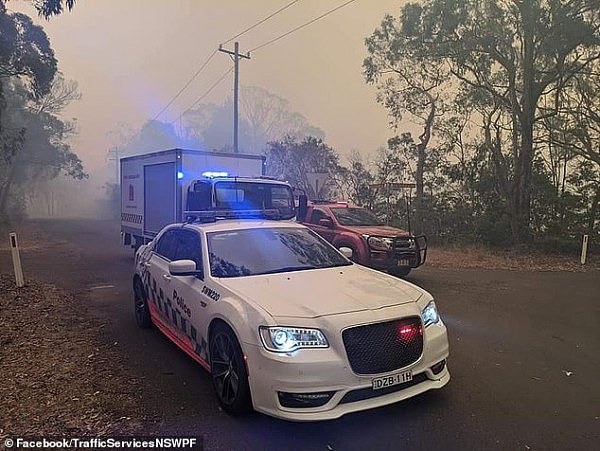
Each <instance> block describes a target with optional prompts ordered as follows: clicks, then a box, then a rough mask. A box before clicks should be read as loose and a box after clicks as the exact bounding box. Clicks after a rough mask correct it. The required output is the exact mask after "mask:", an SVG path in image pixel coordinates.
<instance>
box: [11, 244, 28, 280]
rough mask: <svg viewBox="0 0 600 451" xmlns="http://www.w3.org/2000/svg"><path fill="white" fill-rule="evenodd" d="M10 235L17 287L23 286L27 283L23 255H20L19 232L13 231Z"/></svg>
mask: <svg viewBox="0 0 600 451" xmlns="http://www.w3.org/2000/svg"><path fill="white" fill-rule="evenodd" d="M9 237H10V250H11V252H12V260H13V266H14V268H15V280H16V282H17V287H19V288H21V287H22V286H24V285H25V282H24V281H23V268H22V267H21V256H20V255H19V244H18V242H17V234H16V233H15V232H11V233H10V235H9Z"/></svg>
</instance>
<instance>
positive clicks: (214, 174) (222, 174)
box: [202, 171, 229, 178]
mask: <svg viewBox="0 0 600 451" xmlns="http://www.w3.org/2000/svg"><path fill="white" fill-rule="evenodd" d="M228 175H229V174H228V173H227V172H211V171H207V172H203V173H202V177H211V178H212V177H227V176H228Z"/></svg>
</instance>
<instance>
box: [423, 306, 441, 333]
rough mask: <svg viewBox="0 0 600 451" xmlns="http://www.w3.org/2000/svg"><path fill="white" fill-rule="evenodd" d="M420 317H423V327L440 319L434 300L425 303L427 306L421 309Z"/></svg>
mask: <svg viewBox="0 0 600 451" xmlns="http://www.w3.org/2000/svg"><path fill="white" fill-rule="evenodd" d="M421 318H423V324H424V325H425V327H427V326H429V325H431V324H435V323H437V322H439V321H440V315H439V314H438V311H437V308H436V306H435V302H433V301H431V302H430V303H429V304H427V307H425V308H424V309H423V310H422V311H421Z"/></svg>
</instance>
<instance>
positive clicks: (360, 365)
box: [342, 316, 423, 374]
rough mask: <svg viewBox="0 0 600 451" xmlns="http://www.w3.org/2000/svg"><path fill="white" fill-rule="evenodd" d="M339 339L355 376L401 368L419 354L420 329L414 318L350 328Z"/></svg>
mask: <svg viewBox="0 0 600 451" xmlns="http://www.w3.org/2000/svg"><path fill="white" fill-rule="evenodd" d="M342 339H343V341H344V346H345V348H346V354H347V355H348V361H349V362H350V367H351V368H352V371H354V372H355V373H356V374H379V373H387V372H388V371H394V370H397V369H400V368H404V367H406V366H408V365H410V364H412V363H414V362H416V361H417V360H419V358H420V357H421V354H422V353H423V326H422V323H421V318H419V317H418V316H410V317H407V318H402V319H398V320H394V321H387V322H385V323H375V324H367V325H364V326H357V327H351V328H349V329H346V330H344V331H343V332H342Z"/></svg>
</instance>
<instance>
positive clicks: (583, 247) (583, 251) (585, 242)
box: [581, 235, 588, 265]
mask: <svg viewBox="0 0 600 451" xmlns="http://www.w3.org/2000/svg"><path fill="white" fill-rule="evenodd" d="M587 248H588V235H583V243H582V244H581V264H582V265H585V261H586V259H587Z"/></svg>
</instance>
